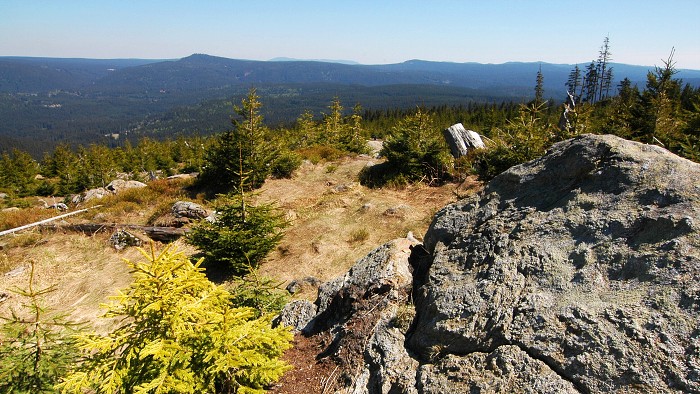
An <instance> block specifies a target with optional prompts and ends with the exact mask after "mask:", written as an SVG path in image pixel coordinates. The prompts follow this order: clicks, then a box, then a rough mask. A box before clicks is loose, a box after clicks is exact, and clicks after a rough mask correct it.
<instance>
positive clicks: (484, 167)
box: [469, 103, 556, 180]
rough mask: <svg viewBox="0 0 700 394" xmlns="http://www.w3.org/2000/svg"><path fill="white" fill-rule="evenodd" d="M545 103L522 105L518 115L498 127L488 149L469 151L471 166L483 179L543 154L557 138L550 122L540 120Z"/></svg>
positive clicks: (490, 177) (488, 178)
mask: <svg viewBox="0 0 700 394" xmlns="http://www.w3.org/2000/svg"><path fill="white" fill-rule="evenodd" d="M545 104H546V103H542V104H539V105H538V104H536V103H533V104H530V105H529V106H525V105H521V106H520V110H519V115H518V118H517V119H516V120H515V121H511V122H509V123H508V125H507V126H506V127H505V128H503V129H497V130H496V132H495V134H494V135H493V136H492V138H491V140H490V142H489V145H490V146H489V147H488V149H476V150H474V151H472V152H470V155H469V160H470V162H471V164H472V168H473V169H474V171H475V172H476V173H477V174H478V175H479V177H480V178H481V179H483V180H490V179H492V178H493V177H495V176H496V175H498V174H500V173H501V172H503V171H505V170H507V169H508V168H510V167H512V166H514V165H517V164H520V163H524V162H526V161H530V160H533V159H536V158H538V157H540V156H542V155H543V154H544V153H545V151H546V150H547V149H548V148H549V147H550V146H551V145H552V143H553V142H554V141H555V138H556V133H555V129H554V128H553V127H552V125H551V124H547V123H544V122H542V121H541V120H540V117H541V115H542V111H543V109H544V106H545Z"/></svg>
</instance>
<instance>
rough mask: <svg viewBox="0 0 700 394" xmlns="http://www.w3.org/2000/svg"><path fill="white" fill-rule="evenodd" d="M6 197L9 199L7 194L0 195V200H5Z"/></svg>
mask: <svg viewBox="0 0 700 394" xmlns="http://www.w3.org/2000/svg"><path fill="white" fill-rule="evenodd" d="M8 197H9V196H8V195H7V193H0V199H3V200H4V199H6V198H8Z"/></svg>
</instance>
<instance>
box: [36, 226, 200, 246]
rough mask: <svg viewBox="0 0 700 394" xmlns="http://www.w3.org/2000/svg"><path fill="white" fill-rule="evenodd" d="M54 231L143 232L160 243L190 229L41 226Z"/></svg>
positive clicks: (168, 240)
mask: <svg viewBox="0 0 700 394" xmlns="http://www.w3.org/2000/svg"><path fill="white" fill-rule="evenodd" d="M43 227H44V228H50V229H55V230H64V231H77V232H82V233H85V234H90V235H92V234H95V233H98V232H106V231H114V230H117V229H129V230H139V231H143V232H144V233H145V234H146V235H147V236H148V237H149V238H150V239H152V240H154V241H160V242H172V241H174V240H176V239H178V238H180V237H182V236H183V235H185V234H187V233H188V232H189V231H190V229H188V228H179V227H158V226H139V225H136V224H116V223H79V224H63V225H49V226H43Z"/></svg>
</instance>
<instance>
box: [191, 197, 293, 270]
mask: <svg viewBox="0 0 700 394" xmlns="http://www.w3.org/2000/svg"><path fill="white" fill-rule="evenodd" d="M215 210H216V220H215V221H214V222H209V221H206V220H203V221H200V222H199V223H198V224H197V225H196V226H194V227H193V228H192V231H191V232H190V233H189V235H188V237H187V242H188V243H190V244H191V245H194V246H196V247H197V248H198V249H199V252H198V254H197V255H196V257H198V258H199V257H201V258H204V261H205V265H206V266H207V267H220V268H226V269H229V270H230V271H231V273H232V274H233V275H236V276H242V275H245V274H247V273H249V272H251V271H252V270H253V269H255V268H256V267H257V266H258V265H259V264H260V263H261V262H262V260H263V259H264V258H265V257H266V256H267V255H268V253H270V252H271V251H272V250H273V249H274V248H275V247H276V246H277V244H278V243H279V241H280V239H281V238H282V230H283V229H284V228H285V227H286V225H287V222H286V221H285V220H284V218H283V215H282V214H281V213H280V212H278V211H277V210H276V209H275V208H274V207H273V206H271V205H266V204H261V205H257V206H256V205H252V204H249V203H248V202H247V201H246V199H245V197H242V196H240V195H235V196H222V197H220V199H219V200H218V201H217V203H216V204H215Z"/></svg>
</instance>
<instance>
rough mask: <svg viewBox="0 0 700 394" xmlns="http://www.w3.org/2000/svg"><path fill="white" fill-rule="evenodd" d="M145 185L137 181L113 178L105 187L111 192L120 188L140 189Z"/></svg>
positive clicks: (115, 191) (118, 190)
mask: <svg viewBox="0 0 700 394" xmlns="http://www.w3.org/2000/svg"><path fill="white" fill-rule="evenodd" d="M146 186H148V185H146V184H145V183H143V182H139V181H134V180H131V181H126V180H124V179H115V180H113V181H112V182H110V183H109V184H108V185H107V186H105V189H107V190H109V191H111V192H112V193H119V192H120V191H122V190H127V189H140V188H142V187H146Z"/></svg>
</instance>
